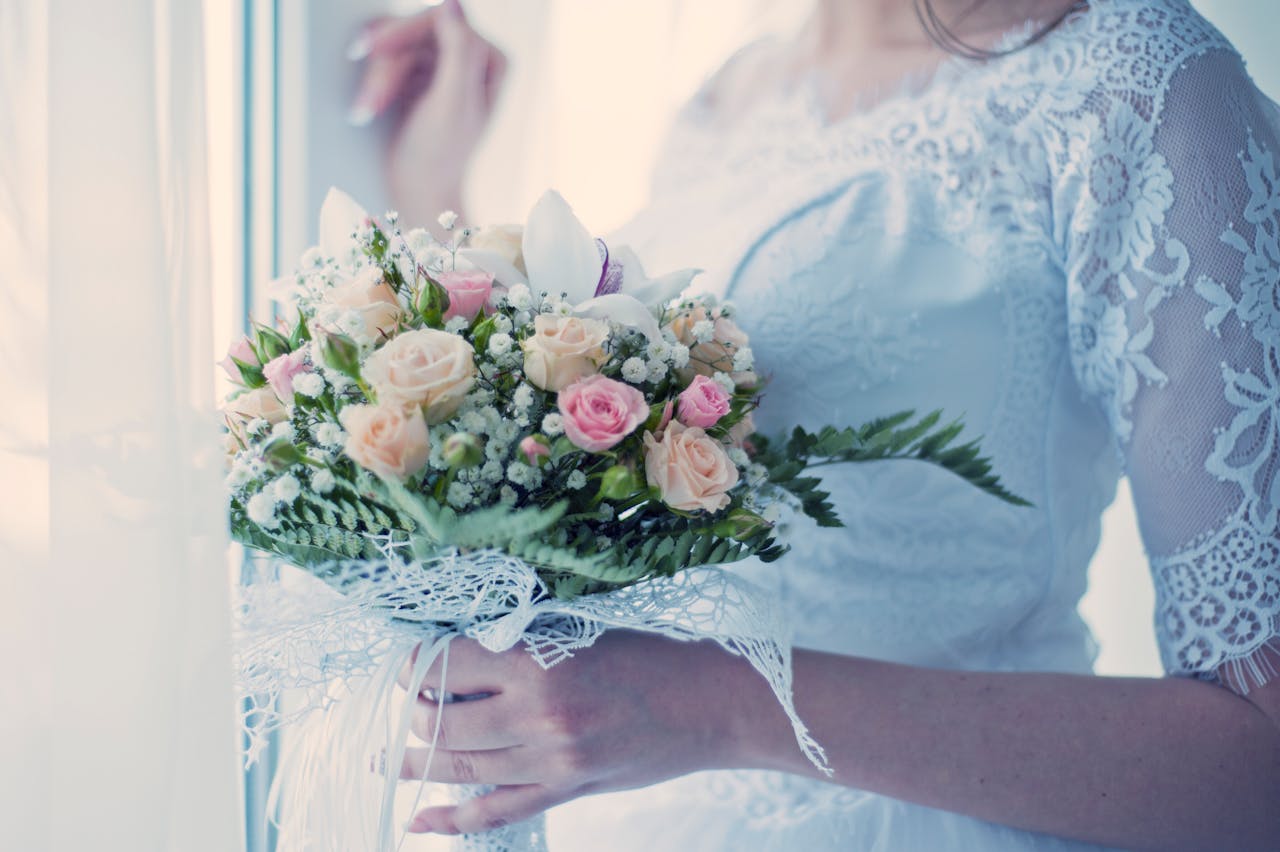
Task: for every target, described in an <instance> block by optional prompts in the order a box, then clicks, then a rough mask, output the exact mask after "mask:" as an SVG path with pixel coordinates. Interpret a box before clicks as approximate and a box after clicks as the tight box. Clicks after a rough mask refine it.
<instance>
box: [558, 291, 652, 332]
mask: <svg viewBox="0 0 1280 852" xmlns="http://www.w3.org/2000/svg"><path fill="white" fill-rule="evenodd" d="M573 312H574V313H575V314H577V315H578V316H583V317H591V318H593V319H606V320H612V321H613V322H616V323H621V324H622V325H628V326H631V327H632V328H636V329H639V330H640V331H641V332H643V333H644V336H645V337H647V338H649V340H650V341H654V340H661V339H662V329H660V328H659V327H658V321H657V320H656V319H654V316H653V312H652V311H650V310H649V308H648V306H646V305H645V303H644V302H641V301H640V300H639V299H637V298H635V297H634V296H628V295H626V294H625V293H611V294H609V295H607V296H597V297H595V298H594V299H588V300H587V301H585V302H581V303H579V304H578V305H577V306H576V307H575V308H574V309H573Z"/></svg>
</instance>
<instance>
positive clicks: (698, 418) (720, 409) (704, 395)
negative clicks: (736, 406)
mask: <svg viewBox="0 0 1280 852" xmlns="http://www.w3.org/2000/svg"><path fill="white" fill-rule="evenodd" d="M728 413H729V394H728V393H726V392H725V389H724V388H722V387H720V385H719V384H718V383H717V382H716V381H715V380H714V379H709V378H707V377H706V376H694V377H693V381H692V382H690V383H689V387H687V388H685V389H684V391H683V392H682V393H681V394H680V414H679V416H680V422H681V423H683V424H684V425H686V426H697V427H699V428H702V429H710V428H711V427H712V426H714V425H716V423H718V422H720V418H721V417H724V416H725V415H726V414H728Z"/></svg>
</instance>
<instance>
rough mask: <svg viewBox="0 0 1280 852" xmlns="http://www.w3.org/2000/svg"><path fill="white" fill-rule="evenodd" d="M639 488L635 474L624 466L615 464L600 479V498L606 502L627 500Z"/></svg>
mask: <svg viewBox="0 0 1280 852" xmlns="http://www.w3.org/2000/svg"><path fill="white" fill-rule="evenodd" d="M639 487H640V483H639V482H638V481H637V480H636V475H635V473H633V472H632V470H631V468H629V467H627V466H626V465H623V464H615V465H614V466H613V467H611V468H609V469H608V470H606V471H605V472H604V475H603V476H602V477H600V496H601V497H603V498H604V499H606V500H625V499H626V498H628V497H630V496H631V495H632V494H634V493H636V490H637V489H639Z"/></svg>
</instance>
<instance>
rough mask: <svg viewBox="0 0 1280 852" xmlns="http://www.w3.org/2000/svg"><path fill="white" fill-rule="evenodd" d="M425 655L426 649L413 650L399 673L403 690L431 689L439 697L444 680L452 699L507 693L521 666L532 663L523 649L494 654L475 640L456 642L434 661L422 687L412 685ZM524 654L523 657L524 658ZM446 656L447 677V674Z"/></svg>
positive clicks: (418, 690)
mask: <svg viewBox="0 0 1280 852" xmlns="http://www.w3.org/2000/svg"><path fill="white" fill-rule="evenodd" d="M422 651H423V646H421V645H419V646H418V647H417V648H416V649H414V652H413V654H412V656H410V658H409V660H408V662H406V663H405V664H404V667H403V668H401V669H400V674H399V677H398V680H399V683H400V687H401V688H402V689H406V690H410V689H411V690H413V691H415V692H425V691H426V690H428V689H431V690H435V691H436V693H437V694H438V693H439V691H440V686H441V682H442V676H443V679H444V682H445V683H444V688H445V690H446V691H448V692H449V693H452V694H453V695H475V694H479V693H488V694H491V695H497V694H499V693H502V692H503V691H504V688H503V685H504V684H506V683H509V682H510V681H511V677H512V675H513V674H514V673H515V672H517V671H518V670H519V669H520V668H521V665H522V664H523V663H525V662H526V661H529V660H528V656H529V655H528V654H527V653H525V652H524V650H523V649H522V648H513V649H512V650H510V651H505V652H503V653H500V654H495V653H494V652H493V651H489V650H486V649H485V648H484V647H483V646H482V645H481V644H480V643H479V642H477V641H475V640H474V639H454V640H453V641H452V642H450V643H449V646H448V648H447V650H445V651H443V652H441V654H440V656H438V657H436V659H435V660H434V661H432V663H431V667H430V668H429V669H428V670H427V674H426V676H425V677H424V678H423V679H422V683H420V684H414V683H410V681H411V680H412V679H413V667H414V664H415V663H416V662H417V660H418V654H420V653H422ZM521 654H524V656H523V657H521V656H520V655H521ZM446 655H447V662H448V672H447V674H446V673H445V663H446ZM530 662H531V661H530Z"/></svg>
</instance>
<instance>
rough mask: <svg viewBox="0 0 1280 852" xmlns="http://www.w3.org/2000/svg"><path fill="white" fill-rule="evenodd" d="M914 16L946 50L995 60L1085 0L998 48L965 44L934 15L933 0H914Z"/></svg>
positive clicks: (1041, 34)
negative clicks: (1019, 40) (1017, 41)
mask: <svg viewBox="0 0 1280 852" xmlns="http://www.w3.org/2000/svg"><path fill="white" fill-rule="evenodd" d="M914 5H915V10H916V17H917V18H919V20H920V26H921V27H923V28H924V32H925V35H927V36H928V37H929V40H930V41H932V42H933V43H934V44H936V45H938V47H940V48H942V49H943V50H945V51H946V52H947V53H952V54H955V55H956V56H963V57H964V58H966V59H999V58H1000V57H1001V56H1008V55H1009V54H1011V53H1017V52H1018V51H1019V50H1022V49H1023V48H1025V47H1030V46H1031V45H1033V44H1035V43H1036V42H1038V41H1040V40H1041V39H1043V38H1044V37H1045V36H1047V35H1049V33H1051V32H1053V31H1054V30H1055V29H1057V28H1058V26H1059V25H1060V24H1061V23H1062V22H1063V21H1065V20H1066V19H1067V18H1068V17H1070V15H1071V14H1072V13H1073V12H1076V11H1079V10H1081V9H1084V8H1085V7H1087V6H1088V5H1089V4H1088V2H1087V0H1076V2H1074V3H1072V4H1071V5H1070V6H1068V7H1067V8H1066V10H1065V11H1064V12H1063V13H1062V14H1060V15H1058V16H1057V17H1056V18H1054V19H1053V20H1052V21H1050V22H1049V23H1047V24H1045V25H1044V26H1042V27H1041V28H1040V29H1038V30H1036V31H1035V32H1034V33H1032V34H1031V36H1030V38H1028V39H1027V40H1026V41H1024V42H1022V44H1017V45H1014V46H1013V47H1007V48H1001V49H999V50H987V49H986V48H981V47H976V46H974V45H972V44H969V43H968V42H966V41H965V40H964V39H962V38H960V36H958V35H956V34H955V32H954V31H953V30H952V29H951V28H950V27H949V26H947V25H946V24H944V23H943V22H942V19H941V18H940V17H938V10H937V9H935V8H934V6H933V0H914Z"/></svg>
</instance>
